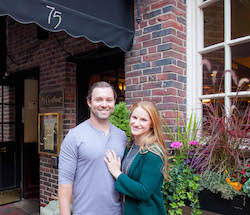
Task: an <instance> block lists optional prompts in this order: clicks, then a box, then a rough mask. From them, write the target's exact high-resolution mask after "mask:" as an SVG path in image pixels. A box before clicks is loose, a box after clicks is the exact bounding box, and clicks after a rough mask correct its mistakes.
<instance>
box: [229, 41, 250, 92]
mask: <svg viewBox="0 0 250 215" xmlns="http://www.w3.org/2000/svg"><path fill="white" fill-rule="evenodd" d="M249 50H250V43H244V44H241V45H236V46H233V47H232V68H233V70H234V71H235V73H236V76H237V77H238V79H239V81H238V82H237V83H235V82H234V81H232V91H233V92H236V91H247V90H249V89H250V82H249V80H250V53H249Z"/></svg>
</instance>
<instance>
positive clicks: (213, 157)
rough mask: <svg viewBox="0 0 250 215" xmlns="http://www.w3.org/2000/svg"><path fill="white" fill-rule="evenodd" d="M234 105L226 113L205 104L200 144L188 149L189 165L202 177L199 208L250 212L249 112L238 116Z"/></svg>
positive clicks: (215, 105) (212, 105)
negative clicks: (204, 119)
mask: <svg viewBox="0 0 250 215" xmlns="http://www.w3.org/2000/svg"><path fill="white" fill-rule="evenodd" d="M237 106H238V105H237V103H236V102H235V103H234V104H233V105H232V108H231V111H230V115H229V116H227V115H226V113H225V111H224V110H225V109H224V107H223V106H220V105H219V104H212V103H210V104H208V105H207V107H206V113H207V114H206V121H204V122H203V131H202V134H201V136H202V141H201V144H200V146H199V147H197V148H196V150H195V152H194V151H192V150H190V154H191V156H189V160H190V163H189V165H190V167H191V168H192V169H193V170H194V171H195V173H197V174H200V176H201V183H200V186H199V189H200V191H201V193H200V198H199V199H200V204H201V208H203V209H207V210H210V211H214V212H218V213H226V214H235V213H239V212H240V213H241V214H249V213H250V211H249V208H250V205H249V198H248V196H249V194H250V193H249V188H248V186H249V185H248V184H249V182H248V180H249V177H250V170H249V158H248V157H247V156H248V155H247V151H248V149H249V144H250V143H249V139H248V138H249V134H250V126H249V125H250V111H249V108H246V111H245V112H244V113H243V114H241V116H240V117H239V115H238V114H239V110H238V108H237ZM243 187H244V189H243ZM208 195H209V199H210V201H208ZM203 199H204V200H203ZM227 200H228V201H227ZM216 203H219V204H218V206H217V207H216Z"/></svg>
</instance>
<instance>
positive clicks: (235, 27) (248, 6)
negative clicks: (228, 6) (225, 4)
mask: <svg viewBox="0 0 250 215" xmlns="http://www.w3.org/2000/svg"><path fill="white" fill-rule="evenodd" d="M249 23H250V1H239V0H232V39H235V38H239V37H243V36H248V35H250V28H249Z"/></svg>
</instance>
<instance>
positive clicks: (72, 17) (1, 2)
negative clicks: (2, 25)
mask: <svg viewBox="0 0 250 215" xmlns="http://www.w3.org/2000/svg"><path fill="white" fill-rule="evenodd" d="M0 15H1V16H3V15H9V16H11V17H12V18H14V19H15V20H17V21H18V22H20V23H24V24H25V23H37V24H38V25H40V26H41V27H42V28H44V29H46V30H48V31H53V32H57V31H66V32H67V33H68V34H69V35H71V36H72V37H86V38H87V39H88V40H90V41H91V42H94V43H96V42H103V43H105V44H106V45H107V46H109V47H120V48H121V49H122V50H124V51H128V50H130V48H131V47H132V42H133V37H134V0H0Z"/></svg>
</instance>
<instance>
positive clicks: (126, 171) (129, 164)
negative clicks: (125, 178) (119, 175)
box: [122, 144, 140, 175]
mask: <svg viewBox="0 0 250 215" xmlns="http://www.w3.org/2000/svg"><path fill="white" fill-rule="evenodd" d="M133 147H134V144H133V145H132V146H131V148H130V149H129V152H128V154H127V155H126V157H125V159H124V161H123V163H125V161H126V160H127V159H128V157H129V155H130V153H131V151H132V149H133ZM139 151H140V149H139V150H138V151H137V152H136V153H135V155H134V156H133V157H132V159H131V160H130V161H129V162H128V164H127V166H126V168H125V169H124V166H122V172H124V173H125V174H126V175H128V170H129V167H130V166H131V163H132V162H133V160H134V159H135V157H136V155H137V154H138V152H139Z"/></svg>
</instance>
